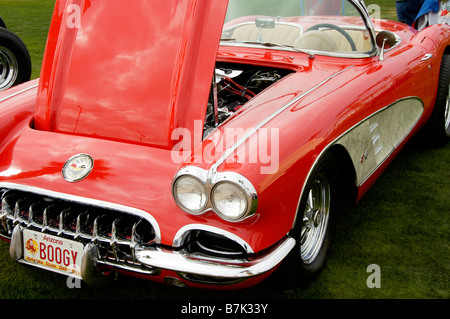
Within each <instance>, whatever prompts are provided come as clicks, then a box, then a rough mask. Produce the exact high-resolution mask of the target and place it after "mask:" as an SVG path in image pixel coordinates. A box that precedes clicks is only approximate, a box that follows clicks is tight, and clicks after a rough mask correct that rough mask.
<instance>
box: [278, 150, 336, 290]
mask: <svg viewBox="0 0 450 319" xmlns="http://www.w3.org/2000/svg"><path fill="white" fill-rule="evenodd" d="M337 172H338V166H337V164H336V160H334V157H333V156H332V154H327V155H325V156H324V157H323V158H322V159H321V160H320V161H319V163H318V164H317V165H316V168H315V169H314V170H313V172H312V174H311V177H310V178H309V180H308V182H307V184H306V187H305V189H304V191H303V194H302V198H301V200H300V206H299V211H298V213H297V220H296V224H295V227H294V229H293V230H292V232H291V236H293V237H294V238H295V239H296V241H297V243H296V246H295V247H294V248H293V249H292V251H291V252H290V254H289V255H288V256H287V258H286V260H285V261H284V262H283V264H282V267H281V269H282V270H281V272H282V273H284V274H283V276H286V281H288V282H290V283H291V284H292V283H295V285H296V286H301V285H304V284H307V283H309V282H310V281H311V280H312V279H314V278H315V277H316V276H317V275H318V274H319V273H320V272H321V271H322V269H323V266H324V265H325V262H326V259H327V253H328V248H329V246H330V242H331V228H332V222H333V220H334V217H335V215H336V213H337V210H338V208H339V205H338V200H339V195H338V191H339V188H338V187H337V186H338V184H339V181H338V178H339V176H338V174H337Z"/></svg>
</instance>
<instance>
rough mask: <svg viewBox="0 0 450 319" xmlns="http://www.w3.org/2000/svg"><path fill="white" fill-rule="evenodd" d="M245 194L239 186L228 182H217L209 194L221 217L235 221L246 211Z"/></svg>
mask: <svg viewBox="0 0 450 319" xmlns="http://www.w3.org/2000/svg"><path fill="white" fill-rule="evenodd" d="M247 198H248V197H247V195H246V194H245V192H244V191H243V189H242V188H241V187H239V186H238V185H236V184H234V183H230V182H221V183H219V184H217V185H216V186H215V187H214V189H213V191H212V195H211V201H212V205H213V207H214V210H215V211H216V213H218V214H219V215H220V216H221V217H222V218H224V219H226V220H230V221H235V220H239V219H241V218H243V217H244V216H245V214H246V213H247V208H248V201H247Z"/></svg>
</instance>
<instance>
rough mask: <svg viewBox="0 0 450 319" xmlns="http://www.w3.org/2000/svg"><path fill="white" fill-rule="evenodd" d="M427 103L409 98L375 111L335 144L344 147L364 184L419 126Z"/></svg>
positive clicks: (358, 184)
mask: <svg viewBox="0 0 450 319" xmlns="http://www.w3.org/2000/svg"><path fill="white" fill-rule="evenodd" d="M423 109H424V108H423V102H422V100H420V99H418V98H416V97H410V98H405V99H402V100H399V101H397V102H395V103H394V104H392V105H389V106H387V107H385V108H384V109H382V110H380V111H378V112H377V113H375V114H373V115H372V116H370V117H369V118H367V119H365V120H364V121H363V122H361V123H359V124H358V125H356V126H355V127H353V128H352V129H350V130H349V131H348V132H347V133H345V134H344V135H343V136H342V137H341V138H340V139H338V140H337V141H336V143H335V144H340V145H342V146H344V147H345V148H346V149H347V151H348V152H349V154H350V157H351V159H352V162H353V166H354V167H355V171H356V183H357V186H358V187H359V186H361V185H362V184H363V183H364V182H365V181H366V180H367V179H368V178H369V177H370V175H372V173H373V172H374V171H375V170H376V169H377V168H378V167H379V166H380V165H381V164H382V163H383V162H384V161H385V160H386V159H387V158H388V157H389V155H391V154H392V152H393V151H394V150H395V149H396V148H397V147H398V146H399V145H400V143H401V142H402V141H403V140H404V139H405V138H406V136H407V135H408V134H409V133H410V132H411V131H412V129H413V128H414V127H415V126H416V124H417V122H418V121H419V119H420V117H421V116H422V113H423Z"/></svg>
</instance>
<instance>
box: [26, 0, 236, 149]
mask: <svg viewBox="0 0 450 319" xmlns="http://www.w3.org/2000/svg"><path fill="white" fill-rule="evenodd" d="M227 3H228V2H227V1H198V0H173V1H161V0H145V1H144V0H136V1H124V0H108V1H92V0H75V1H67V0H57V1H56V5H55V11H54V17H53V20H52V25H51V26H50V33H49V40H48V43H47V47H46V52H45V56H44V63H43V66H42V71H41V72H42V73H41V78H40V85H39V91H38V98H37V106H36V116H35V119H34V127H35V128H36V129H38V130H47V131H53V132H62V133H68V134H75V135H84V136H93V137H97V138H105V139H111V140H119V141H125V142H131V143H139V144H145V145H151V146H155V147H159V148H166V149H167V148H171V147H172V146H173V145H174V144H175V143H176V142H177V141H172V140H171V133H172V131H173V130H174V129H176V128H186V129H188V130H189V131H190V132H191V133H194V134H192V137H194V136H199V137H201V136H202V132H201V130H202V127H201V125H196V126H194V121H195V120H201V121H203V120H204V116H205V113H206V105H207V100H208V94H209V90H210V83H211V79H212V75H213V71H214V63H215V58H216V53H217V48H218V45H219V41H220V34H221V31H222V26H223V19H224V16H225V12H226V7H227ZM194 127H197V129H198V130H200V132H194ZM195 133H198V134H195ZM200 141H201V139H199V141H194V144H192V145H195V144H196V143H198V142H200Z"/></svg>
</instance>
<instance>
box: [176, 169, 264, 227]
mask: <svg viewBox="0 0 450 319" xmlns="http://www.w3.org/2000/svg"><path fill="white" fill-rule="evenodd" d="M172 194H173V197H174V199H175V202H176V203H177V205H178V206H179V207H180V208H181V209H183V210H184V211H186V212H187V213H189V214H193V215H200V214H203V213H205V212H206V211H208V210H211V209H212V210H213V211H214V212H216V214H217V215H219V216H220V217H221V218H223V219H225V220H227V221H231V222H237V221H241V220H243V219H245V218H247V217H249V216H251V215H253V214H254V213H255V211H256V208H257V206H258V197H257V194H256V191H255V189H254V187H253V185H252V184H251V183H250V182H249V181H248V180H247V179H246V178H245V177H243V176H241V175H239V174H237V173H233V172H226V173H220V172H214V173H211V174H209V172H208V171H205V170H203V169H201V168H199V167H185V168H183V169H181V170H180V171H179V172H178V174H177V175H176V176H175V178H174V181H173V184H172Z"/></svg>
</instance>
